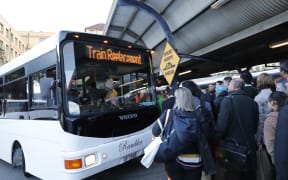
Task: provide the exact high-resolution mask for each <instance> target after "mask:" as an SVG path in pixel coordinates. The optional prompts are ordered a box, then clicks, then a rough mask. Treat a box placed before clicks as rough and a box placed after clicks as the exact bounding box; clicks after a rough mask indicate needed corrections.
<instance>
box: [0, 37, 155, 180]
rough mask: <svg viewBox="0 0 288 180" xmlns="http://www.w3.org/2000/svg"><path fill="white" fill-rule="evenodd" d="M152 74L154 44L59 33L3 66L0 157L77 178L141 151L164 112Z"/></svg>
mask: <svg viewBox="0 0 288 180" xmlns="http://www.w3.org/2000/svg"><path fill="white" fill-rule="evenodd" d="M153 78H154V74H153V68H152V61H151V54H150V50H149V49H146V48H143V47H140V46H137V45H135V44H131V43H129V42H125V41H122V40H117V39H114V38H109V37H105V36H99V35H92V34H87V33H78V32H68V31H61V32H59V33H57V34H56V35H55V36H52V37H51V38H49V39H47V40H45V41H44V42H42V43H41V44H39V45H38V46H36V47H35V48H33V49H31V50H30V51H28V52H26V53H24V54H23V55H21V56H19V57H17V58H16V59H14V60H13V61H11V62H9V63H7V64H5V65H3V66H1V67H0V97H1V99H0V103H1V106H0V107H1V110H0V113H1V119H0V159H2V160H4V161H6V162H8V163H10V164H11V165H12V166H13V167H18V166H20V167H22V169H23V172H24V175H26V176H28V175H31V174H32V175H34V176H36V177H39V178H41V179H61V180H62V179H69V180H73V179H77V180H79V179H84V178H86V177H90V176H92V175H94V174H97V173H98V172H101V171H103V170H106V169H109V168H111V167H114V166H117V165H119V164H122V163H124V162H126V161H128V160H131V159H133V158H136V157H138V156H140V155H142V154H143V149H144V148H145V147H146V146H147V144H148V143H149V142H150V141H151V138H152V134H151V126H152V123H153V122H154V121H155V120H156V119H157V117H158V116H159V113H160V111H159V109H158V106H157V104H156V103H157V101H156V90H155V84H154V79H153ZM91 87H92V88H94V90H92V89H91ZM143 90H144V91H143ZM140 91H141V92H145V93H146V96H145V99H141V101H140V100H139V98H138V97H139V93H140ZM112 95H113V97H112ZM112 98H113V101H111V99H112Z"/></svg>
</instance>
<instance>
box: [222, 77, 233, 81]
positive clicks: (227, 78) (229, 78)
mask: <svg viewBox="0 0 288 180" xmlns="http://www.w3.org/2000/svg"><path fill="white" fill-rule="evenodd" d="M223 80H224V81H226V82H230V81H231V80H232V77H231V76H226V77H224V79H223Z"/></svg>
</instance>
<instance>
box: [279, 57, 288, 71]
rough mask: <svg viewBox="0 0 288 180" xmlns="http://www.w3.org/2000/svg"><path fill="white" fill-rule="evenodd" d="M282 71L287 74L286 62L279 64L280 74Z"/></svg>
mask: <svg viewBox="0 0 288 180" xmlns="http://www.w3.org/2000/svg"><path fill="white" fill-rule="evenodd" d="M281 71H284V72H285V73H286V74H288V60H286V61H282V62H280V72H281Z"/></svg>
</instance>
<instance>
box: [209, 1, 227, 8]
mask: <svg viewBox="0 0 288 180" xmlns="http://www.w3.org/2000/svg"><path fill="white" fill-rule="evenodd" d="M229 1H230V0H218V1H216V2H215V3H213V4H212V5H211V6H210V8H211V9H214V10H217V9H219V8H221V7H222V6H224V5H225V4H227V3H228V2H229Z"/></svg>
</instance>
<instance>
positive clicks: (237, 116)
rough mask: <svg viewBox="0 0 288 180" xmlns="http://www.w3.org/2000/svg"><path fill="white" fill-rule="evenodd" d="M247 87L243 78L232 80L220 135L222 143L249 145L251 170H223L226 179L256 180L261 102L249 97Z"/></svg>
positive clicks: (222, 107)
mask: <svg viewBox="0 0 288 180" xmlns="http://www.w3.org/2000/svg"><path fill="white" fill-rule="evenodd" d="M243 87H244V82H243V81H242V80H241V79H232V81H231V82H230V84H229V87H228V92H229V96H227V97H226V98H224V99H223V101H222V103H221V105H220V111H219V115H218V121H217V124H216V135H217V138H218V139H219V140H222V141H224V140H227V139H233V140H235V141H237V142H238V144H240V145H247V146H248V148H249V149H250V151H251V154H250V155H249V156H248V164H247V166H246V169H247V171H244V172H243V171H239V170H236V169H233V168H232V167H223V168H224V169H225V170H226V171H225V172H224V179H225V180H243V179H245V180H256V149H257V148H256V147H257V146H256V142H255V133H256V131H257V126H258V119H259V113H258V106H257V103H256V102H255V101H254V100H253V99H252V98H251V97H249V95H248V94H247V93H246V92H245V91H244V90H243ZM239 123H241V124H239ZM239 127H242V128H239ZM242 131H245V132H242ZM231 163H233V162H231ZM216 176H217V174H216Z"/></svg>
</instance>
